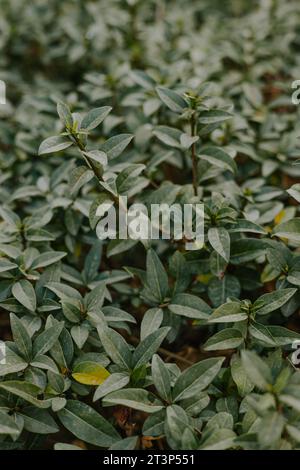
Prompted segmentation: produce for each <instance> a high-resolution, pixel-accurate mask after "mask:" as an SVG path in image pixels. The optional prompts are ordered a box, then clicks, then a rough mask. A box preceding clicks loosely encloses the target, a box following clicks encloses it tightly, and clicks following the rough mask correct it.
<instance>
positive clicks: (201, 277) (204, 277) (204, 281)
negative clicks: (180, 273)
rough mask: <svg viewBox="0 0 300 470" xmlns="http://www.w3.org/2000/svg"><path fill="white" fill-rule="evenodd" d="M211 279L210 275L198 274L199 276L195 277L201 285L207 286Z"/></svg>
mask: <svg viewBox="0 0 300 470" xmlns="http://www.w3.org/2000/svg"><path fill="white" fill-rule="evenodd" d="M211 278H212V275H211V274H199V276H197V280H198V281H200V282H202V284H208V283H209V281H210V280H211Z"/></svg>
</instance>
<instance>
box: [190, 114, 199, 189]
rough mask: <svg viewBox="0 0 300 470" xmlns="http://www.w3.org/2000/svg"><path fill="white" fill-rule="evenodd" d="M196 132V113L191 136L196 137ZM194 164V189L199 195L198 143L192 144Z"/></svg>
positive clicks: (192, 121)
mask: <svg viewBox="0 0 300 470" xmlns="http://www.w3.org/2000/svg"><path fill="white" fill-rule="evenodd" d="M195 134H196V120H195V114H194V113H193V114H192V117H191V136H192V137H195ZM192 166H193V169H192V170H193V189H194V195H195V196H198V177H197V156H196V143H195V142H194V143H193V144H192Z"/></svg>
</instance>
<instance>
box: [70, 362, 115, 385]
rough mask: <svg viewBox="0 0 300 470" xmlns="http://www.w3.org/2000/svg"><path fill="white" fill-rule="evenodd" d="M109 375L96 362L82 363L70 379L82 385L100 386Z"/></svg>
mask: <svg viewBox="0 0 300 470" xmlns="http://www.w3.org/2000/svg"><path fill="white" fill-rule="evenodd" d="M109 376H110V373H109V372H108V370H106V369H105V367H102V366H101V365H100V364H97V363H96V362H90V361H89V362H82V363H80V364H79V365H78V366H77V367H76V368H75V369H74V371H73V374H72V377H73V379H75V380H76V381H77V382H79V383H81V384H84V385H101V384H102V383H103V382H104V381H105V380H106V379H107V378H108V377H109Z"/></svg>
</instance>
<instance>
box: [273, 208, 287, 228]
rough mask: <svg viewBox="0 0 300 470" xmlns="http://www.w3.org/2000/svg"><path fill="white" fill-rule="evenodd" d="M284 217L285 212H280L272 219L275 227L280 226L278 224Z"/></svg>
mask: <svg viewBox="0 0 300 470" xmlns="http://www.w3.org/2000/svg"><path fill="white" fill-rule="evenodd" d="M284 216H285V210H282V211H280V212H279V213H278V214H277V215H276V217H275V219H274V222H275V225H278V224H280V222H282V219H283V218H284Z"/></svg>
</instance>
